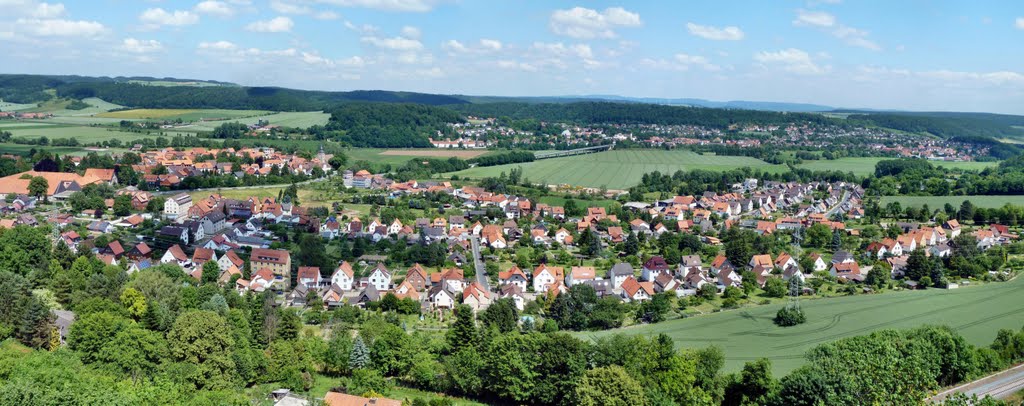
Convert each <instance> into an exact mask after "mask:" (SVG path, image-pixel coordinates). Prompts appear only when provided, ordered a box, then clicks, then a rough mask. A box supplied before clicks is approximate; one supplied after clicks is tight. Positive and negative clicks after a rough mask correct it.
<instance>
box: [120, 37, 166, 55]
mask: <svg viewBox="0 0 1024 406" xmlns="http://www.w3.org/2000/svg"><path fill="white" fill-rule="evenodd" d="M121 49H122V50H125V51H128V52H132V53H136V54H145V53H150V52H157V51H161V50H163V49H164V45H163V44H161V43H160V41H157V40H155V39H149V40H142V39H135V38H125V39H124V40H123V41H121Z"/></svg>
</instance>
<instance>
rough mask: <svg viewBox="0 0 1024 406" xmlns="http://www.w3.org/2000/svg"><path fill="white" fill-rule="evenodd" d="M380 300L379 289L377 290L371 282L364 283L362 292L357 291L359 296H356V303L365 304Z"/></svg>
mask: <svg viewBox="0 0 1024 406" xmlns="http://www.w3.org/2000/svg"><path fill="white" fill-rule="evenodd" d="M378 300H380V291H379V290H377V287H376V286H373V285H372V284H369V285H366V288H363V291H362V292H359V296H357V297H356V304H358V305H366V304H367V303H369V302H376V301H378Z"/></svg>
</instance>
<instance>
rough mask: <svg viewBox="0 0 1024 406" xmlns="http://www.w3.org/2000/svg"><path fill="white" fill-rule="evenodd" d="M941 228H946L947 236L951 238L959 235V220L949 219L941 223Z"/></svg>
mask: <svg viewBox="0 0 1024 406" xmlns="http://www.w3.org/2000/svg"><path fill="white" fill-rule="evenodd" d="M942 229H943V230H946V234H947V236H948V238H949V239H951V240H952V239H954V238H956V237H958V236H959V235H960V222H959V221H956V219H952V220H949V221H947V222H945V223H942Z"/></svg>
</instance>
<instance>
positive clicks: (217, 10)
mask: <svg viewBox="0 0 1024 406" xmlns="http://www.w3.org/2000/svg"><path fill="white" fill-rule="evenodd" d="M194 10H195V12H197V13H200V14H210V15H215V16H220V17H230V16H232V15H234V14H235V10H234V9H233V8H231V6H229V5H228V4H227V3H225V2H223V1H217V0H206V1H203V2H200V3H199V4H196V7H195V8H194Z"/></svg>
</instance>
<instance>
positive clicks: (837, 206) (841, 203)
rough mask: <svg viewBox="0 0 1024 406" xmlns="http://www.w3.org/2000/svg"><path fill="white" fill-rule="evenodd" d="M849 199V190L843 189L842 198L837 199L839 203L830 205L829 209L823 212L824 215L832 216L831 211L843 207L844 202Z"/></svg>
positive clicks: (833, 211)
mask: <svg viewBox="0 0 1024 406" xmlns="http://www.w3.org/2000/svg"><path fill="white" fill-rule="evenodd" d="M849 200H850V192H848V191H845V190H844V191H843V198H842V199H840V200H839V203H836V205H835V206H832V208H831V209H829V211H828V212H826V213H825V217H826V218H831V217H832V213H835V212H836V210H839V208H840V207H843V205H844V204H846V202H847V201H849Z"/></svg>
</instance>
